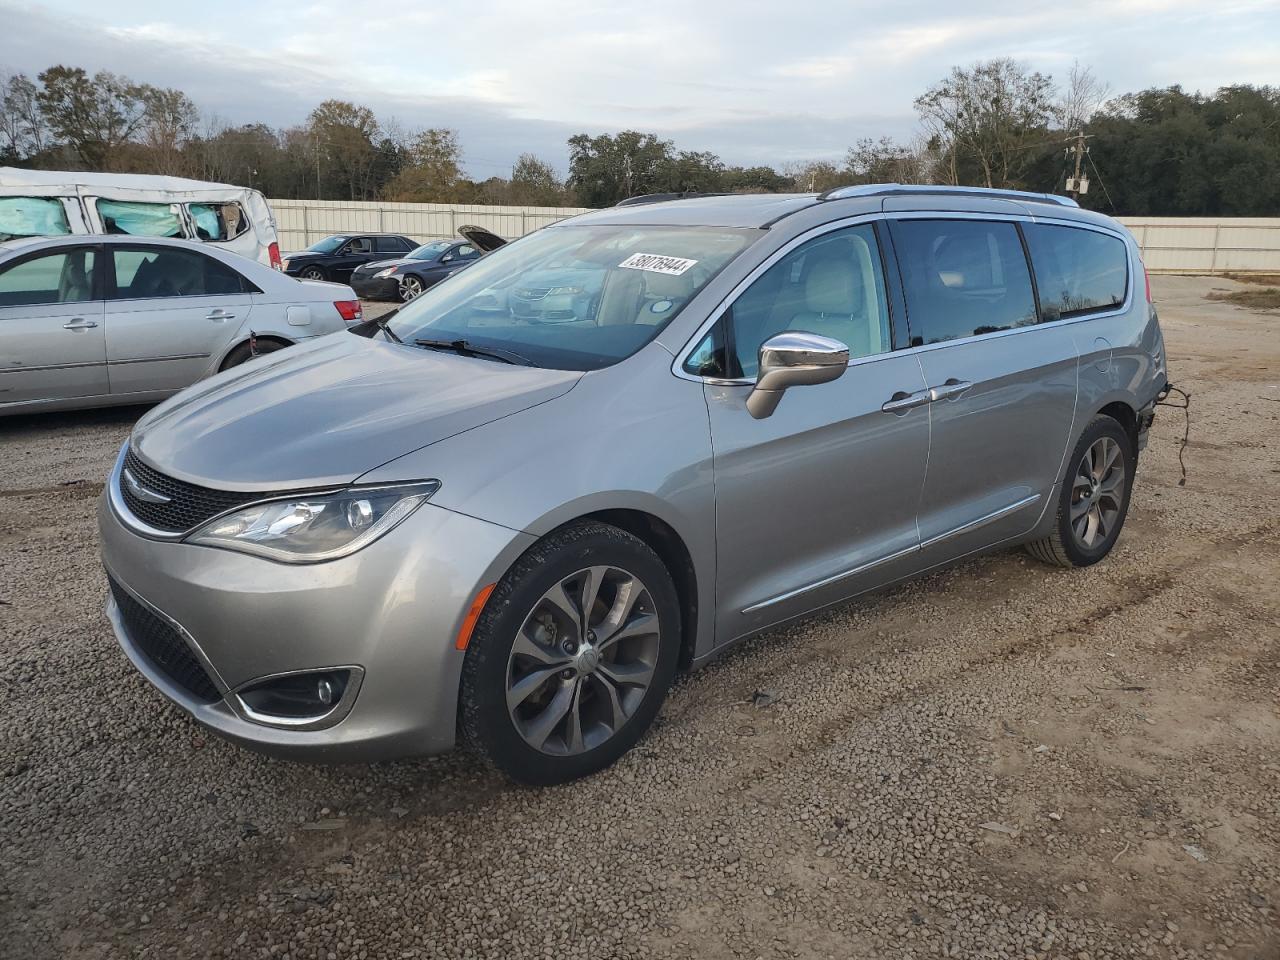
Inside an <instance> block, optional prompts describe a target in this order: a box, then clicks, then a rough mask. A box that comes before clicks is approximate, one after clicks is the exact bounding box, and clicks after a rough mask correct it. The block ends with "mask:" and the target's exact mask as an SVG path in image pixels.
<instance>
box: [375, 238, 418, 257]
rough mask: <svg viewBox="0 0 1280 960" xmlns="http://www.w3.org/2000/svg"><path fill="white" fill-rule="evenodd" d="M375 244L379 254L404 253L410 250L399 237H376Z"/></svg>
mask: <svg viewBox="0 0 1280 960" xmlns="http://www.w3.org/2000/svg"><path fill="white" fill-rule="evenodd" d="M373 243H374V249H376V250H377V251H378V252H379V253H403V252H404V251H405V250H408V249H409V248H408V247H406V246H405V245H404V241H403V240H401V239H400V238H399V237H374V238H373Z"/></svg>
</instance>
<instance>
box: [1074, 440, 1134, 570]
mask: <svg viewBox="0 0 1280 960" xmlns="http://www.w3.org/2000/svg"><path fill="white" fill-rule="evenodd" d="M1124 484H1125V468H1124V455H1123V452H1122V451H1121V449H1120V444H1119V443H1117V442H1116V441H1115V440H1114V439H1112V438H1111V437H1101V438H1099V439H1098V440H1096V441H1095V442H1094V443H1093V444H1092V445H1091V446H1090V447H1089V449H1088V450H1086V451H1085V453H1084V456H1083V457H1081V458H1080V463H1079V464H1078V465H1077V467H1076V471H1075V474H1074V475H1073V478H1072V482H1071V513H1070V518H1069V519H1070V521H1071V532H1072V535H1073V536H1074V537H1075V538H1076V542H1077V543H1079V544H1080V546H1082V547H1084V548H1085V549H1087V550H1093V549H1095V548H1096V547H1098V546H1099V545H1100V544H1101V543H1102V542H1103V541H1105V540H1106V539H1107V536H1108V535H1109V534H1110V533H1111V532H1112V531H1113V530H1114V529H1115V525H1116V522H1117V520H1118V519H1119V517H1120V509H1121V505H1122V503H1123V501H1124Z"/></svg>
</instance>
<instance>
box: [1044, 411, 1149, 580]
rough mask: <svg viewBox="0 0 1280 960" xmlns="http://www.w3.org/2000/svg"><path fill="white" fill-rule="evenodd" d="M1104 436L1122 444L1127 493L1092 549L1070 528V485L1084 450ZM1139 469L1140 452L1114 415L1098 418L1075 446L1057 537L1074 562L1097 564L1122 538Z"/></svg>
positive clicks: (1065, 481)
mask: <svg viewBox="0 0 1280 960" xmlns="http://www.w3.org/2000/svg"><path fill="white" fill-rule="evenodd" d="M1103 437H1110V438H1111V439H1112V440H1115V441H1116V443H1118V444H1119V445H1120V455H1121V457H1123V459H1124V471H1125V473H1124V493H1123V495H1122V497H1121V500H1120V514H1119V516H1118V517H1117V519H1116V524H1115V526H1114V527H1113V528H1112V529H1111V530H1110V531H1109V532H1108V533H1107V536H1106V537H1105V538H1104V539H1103V541H1102V543H1101V544H1099V545H1098V546H1096V547H1093V548H1092V549H1090V548H1088V547H1085V546H1084V545H1083V544H1081V543H1079V542H1078V541H1077V540H1076V535H1075V532H1074V531H1073V530H1072V529H1071V486H1072V482H1073V480H1074V479H1075V475H1076V468H1077V467H1078V466H1079V465H1080V461H1081V459H1083V458H1084V455H1085V452H1086V451H1087V450H1088V449H1089V448H1090V447H1091V446H1093V445H1094V444H1095V443H1097V442H1098V441H1099V440H1101V439H1102V438H1103ZM1136 468H1137V453H1136V451H1135V450H1134V448H1133V438H1132V437H1130V436H1129V434H1128V432H1127V431H1126V430H1125V429H1124V427H1123V426H1121V424H1120V423H1119V422H1118V421H1116V420H1114V419H1112V418H1111V417H1106V416H1101V417H1098V418H1097V419H1095V420H1094V421H1093V422H1092V423H1091V424H1089V426H1088V427H1087V428H1086V429H1085V431H1084V433H1083V434H1081V436H1080V439H1079V440H1078V441H1077V442H1076V446H1075V449H1074V450H1072V451H1071V459H1070V460H1069V461H1068V462H1067V472H1066V476H1065V477H1064V478H1063V481H1062V490H1061V491H1060V492H1059V495H1058V496H1059V501H1058V539H1059V540H1060V541H1061V543H1062V549H1063V550H1064V551H1065V553H1066V555H1067V558H1068V559H1069V560H1070V561H1071V563H1072V565H1074V566H1077V567H1087V566H1090V565H1092V564H1095V563H1097V562H1098V561H1099V560H1101V559H1102V558H1103V557H1105V556H1106V555H1107V554H1108V553H1110V552H1111V548H1112V547H1114V546H1115V543H1116V540H1118V539H1119V537H1120V531H1121V530H1123V529H1124V522H1125V519H1126V518H1127V517H1128V515H1129V500H1130V498H1131V497H1132V495H1133V481H1134V472H1135V470H1136Z"/></svg>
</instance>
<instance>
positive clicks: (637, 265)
mask: <svg viewBox="0 0 1280 960" xmlns="http://www.w3.org/2000/svg"><path fill="white" fill-rule="evenodd" d="M697 262H698V261H697V260H686V259H685V258H684V257H664V256H662V255H660V254H657V253H633V254H632V255H631V256H629V257H627V259H625V260H623V261H622V262H621V263H620V264H618V266H620V267H622V268H624V269H626V270H648V271H649V272H650V273H666V274H670V275H671V276H673V277H678V276H680V274H682V273H684V272H685V271H686V270H688V269H689V268H690V267H692V266H693V265H694V264H695V263H697Z"/></svg>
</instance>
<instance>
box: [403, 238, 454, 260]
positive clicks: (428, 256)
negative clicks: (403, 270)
mask: <svg viewBox="0 0 1280 960" xmlns="http://www.w3.org/2000/svg"><path fill="white" fill-rule="evenodd" d="M451 246H453V241H452V240H432V241H431V242H430V243H424V244H423V245H422V246H420V247H415V248H414V249H412V250H410V251H409V252H408V253H407V254H406V256H407V257H408V258H409V259H410V260H434V259H435V258H436V257H438V256H440V254H442V253H444V252H445V251H446V250H448V249H449V248H450V247H451Z"/></svg>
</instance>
